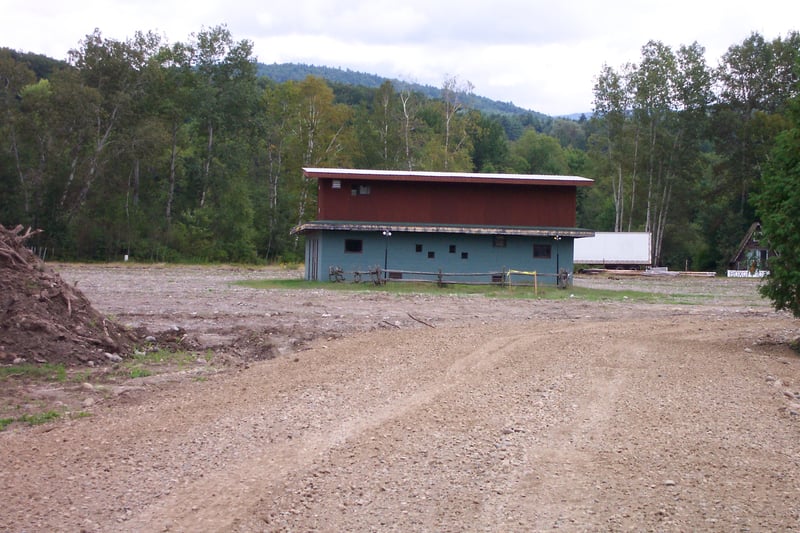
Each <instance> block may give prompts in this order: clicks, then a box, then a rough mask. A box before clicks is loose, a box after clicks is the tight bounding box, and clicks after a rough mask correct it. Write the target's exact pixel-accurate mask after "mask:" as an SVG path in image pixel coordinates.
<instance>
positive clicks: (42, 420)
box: [0, 410, 90, 431]
mask: <svg viewBox="0 0 800 533" xmlns="http://www.w3.org/2000/svg"><path fill="white" fill-rule="evenodd" d="M62 416H63V414H62V413H59V412H58V411H52V410H50V411H44V412H42V413H34V414H28V415H20V416H18V417H15V418H0V431H3V430H5V429H6V428H7V427H8V426H10V425H11V424H13V423H15V422H17V423H20V424H27V425H29V426H39V425H41V424H46V423H48V422H52V421H53V420H58V419H59V418H61V417H62ZM85 416H90V415H89V414H88V413H86V414H85Z"/></svg>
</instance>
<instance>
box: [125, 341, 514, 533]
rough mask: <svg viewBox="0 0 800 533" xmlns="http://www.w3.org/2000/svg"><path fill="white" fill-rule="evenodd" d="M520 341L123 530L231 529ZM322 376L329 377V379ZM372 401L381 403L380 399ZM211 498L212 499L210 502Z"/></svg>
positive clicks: (199, 485)
mask: <svg viewBox="0 0 800 533" xmlns="http://www.w3.org/2000/svg"><path fill="white" fill-rule="evenodd" d="M520 338H521V337H520V336H517V337H511V338H497V339H488V340H487V341H485V343H484V344H482V345H479V346H478V347H474V349H472V351H467V352H466V353H465V354H464V355H460V356H457V357H456V358H455V359H454V360H453V361H452V362H451V363H450V364H449V366H447V367H446V369H445V370H444V371H443V372H442V371H441V370H440V369H439V368H437V366H438V363H437V364H435V365H433V366H432V367H431V368H430V369H429V372H430V374H431V375H435V374H440V375H439V376H437V377H435V378H434V379H433V380H431V381H429V382H427V383H425V384H424V385H423V386H421V387H420V388H419V389H417V390H415V391H414V392H412V393H410V394H408V395H405V396H401V397H399V398H398V399H397V400H395V401H393V402H391V403H388V404H385V405H382V406H380V407H378V408H377V409H374V410H371V411H368V412H363V413H356V414H352V415H350V416H349V418H348V413H347V412H346V411H347V410H348V409H347V407H346V406H343V407H344V410H343V411H342V412H337V413H336V414H335V415H334V418H337V419H338V420H339V423H338V425H337V426H336V427H333V428H330V427H328V428H325V429H324V430H323V431H313V432H312V431H308V432H305V433H304V434H303V435H302V437H301V439H300V440H301V443H300V442H299V443H297V444H294V440H295V439H292V440H293V442H292V443H291V444H286V445H282V446H277V447H270V448H269V449H268V451H266V452H265V453H261V454H258V455H255V456H249V457H246V458H245V459H244V460H240V461H238V462H237V463H236V464H228V465H227V466H226V468H225V469H224V471H216V472H210V473H206V474H205V475H204V476H203V479H202V480H197V481H194V482H191V483H189V484H188V485H186V486H184V487H182V488H180V489H179V490H176V491H173V492H172V493H171V494H170V495H169V496H167V497H165V498H162V499H161V500H159V501H158V502H157V503H155V504H154V505H152V506H150V507H149V508H147V509H146V510H144V511H143V512H142V513H140V514H139V515H138V516H135V517H134V518H132V519H130V520H128V521H126V522H125V524H124V526H123V527H122V528H121V529H120V530H125V531H141V530H142V529H143V528H146V527H148V525H152V524H155V523H163V524H164V525H165V527H168V528H169V529H170V530H178V531H199V530H204V531H222V530H229V529H230V528H231V527H233V526H234V525H236V524H237V523H238V522H239V520H237V517H242V516H248V515H250V514H252V513H253V509H254V508H255V507H256V506H257V504H258V503H259V501H260V500H261V498H262V495H263V494H265V493H269V492H274V491H275V490H276V488H277V487H278V486H280V485H281V484H282V483H283V480H284V479H285V478H287V477H289V476H291V475H301V474H302V473H303V472H305V471H307V470H309V468H310V466H311V465H312V464H313V463H314V462H315V461H317V460H319V458H320V457H324V456H326V455H329V454H330V453H331V451H332V450H335V449H337V448H341V447H348V446H352V445H353V444H352V443H354V442H355V443H358V441H359V439H360V438H361V437H362V435H363V434H364V433H367V432H375V431H376V430H377V429H378V428H381V427H385V426H388V425H394V424H396V422H397V421H398V420H401V419H405V418H413V417H414V416H415V413H416V412H417V411H419V410H421V409H422V410H424V409H425V408H426V406H428V405H430V404H432V403H434V402H437V401H438V399H439V398H441V397H443V396H447V395H448V394H450V393H452V392H453V391H454V389H458V388H462V387H466V386H469V384H470V383H471V382H474V381H475V380H479V379H481V376H480V372H481V371H482V369H485V368H486V367H488V366H491V365H493V364H495V363H497V361H498V360H500V359H502V358H503V357H504V355H506V354H507V353H509V352H511V351H513V350H514V349H515V347H516V346H515V345H516V344H517V343H518V342H519V340H520ZM471 347H472V346H471ZM462 349H463V348H462ZM311 357H313V355H311ZM444 360H446V359H444ZM427 372H428V371H426V373H427ZM321 378H322V379H325V376H324V375H323V376H321ZM369 403H372V404H379V403H380V399H378V398H376V399H374V400H373V401H370V402H369ZM257 472H268V473H269V476H268V478H267V479H266V480H265V479H264V478H261V477H259V476H256V475H254V473H257ZM209 495H212V498H211V499H210V500H209V499H208V496H209ZM200 502H202V503H200Z"/></svg>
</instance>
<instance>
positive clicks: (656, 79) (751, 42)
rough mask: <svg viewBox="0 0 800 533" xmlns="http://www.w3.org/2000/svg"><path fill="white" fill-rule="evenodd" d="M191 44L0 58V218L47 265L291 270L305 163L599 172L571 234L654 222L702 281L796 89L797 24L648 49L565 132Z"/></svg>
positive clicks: (672, 256)
mask: <svg viewBox="0 0 800 533" xmlns="http://www.w3.org/2000/svg"><path fill="white" fill-rule="evenodd" d="M192 39H193V40H192V41H190V42H177V43H166V42H163V41H162V40H161V38H160V37H158V36H157V35H155V34H153V33H141V34H137V36H136V37H135V38H134V39H131V40H129V41H126V42H120V41H115V40H109V39H105V38H104V37H103V36H102V34H100V33H99V32H96V33H95V34H93V35H90V36H88V37H87V38H86V39H85V40H84V41H83V42H82V43H81V46H79V48H78V49H76V50H73V51H72V52H71V53H70V55H69V61H68V63H63V64H62V63H58V62H56V61H53V60H50V59H48V58H45V57H43V56H37V55H31V54H20V53H18V52H15V51H13V50H9V49H0V113H1V114H2V117H3V118H2V122H0V223H2V224H4V225H5V226H7V227H14V226H16V225H17V224H23V225H26V226H28V225H30V226H32V227H34V228H42V229H43V230H44V232H43V233H41V234H39V235H37V236H36V237H37V242H35V245H36V246H37V250H38V251H39V252H40V254H45V253H46V254H47V257H48V258H59V259H82V260H119V259H120V258H122V256H123V255H126V254H127V255H129V256H131V257H132V258H133V259H136V260H140V261H241V262H253V261H264V260H269V261H278V260H299V259H302V253H303V243H302V240H300V239H298V238H296V237H293V236H291V235H290V229H291V228H292V227H293V226H294V225H296V224H298V223H300V222H303V221H306V220H309V219H312V218H313V216H314V214H315V212H316V205H315V201H316V199H315V192H316V191H315V183H313V182H309V181H307V180H305V179H304V178H303V177H302V173H301V171H300V169H301V167H303V166H323V167H324V166H337V167H352V168H376V169H420V170H442V171H477V172H512V173H540V174H574V175H581V176H586V177H590V178H594V179H595V180H596V184H595V186H594V187H592V188H590V189H588V190H581V191H580V194H581V195H580V198H579V206H578V208H579V213H578V214H579V225H580V226H582V227H588V228H592V229H595V230H599V231H601V230H604V231H609V230H626V231H627V230H647V231H652V232H653V234H654V236H655V239H654V252H655V255H656V257H655V259H656V262H657V263H658V264H662V265H668V266H672V267H674V268H681V269H682V268H683V267H684V265H685V264H687V262H688V264H689V266H690V268H693V269H698V270H714V269H720V268H725V267H726V265H727V261H728V259H729V257H730V255H731V253H732V252H733V249H734V247H735V246H736V244H738V241H739V240H740V239H741V237H742V235H743V233H744V231H745V229H746V228H747V227H749V225H750V224H751V223H752V222H753V220H754V218H755V212H754V208H753V204H752V202H751V196H752V195H753V193H754V192H757V191H758V190H759V188H760V185H761V171H762V168H763V167H764V164H765V163H766V162H767V161H768V159H769V155H770V150H771V149H772V146H773V144H774V141H775V138H776V136H777V135H778V134H779V133H780V132H782V131H784V130H787V129H789V128H790V127H791V126H792V120H790V118H789V115H788V114H787V113H786V109H787V105H788V103H789V102H790V101H792V100H796V99H797V98H798V85H797V70H796V68H797V59H798V54H800V36H798V34H797V33H795V32H791V33H789V34H787V36H786V37H785V38H777V39H775V40H773V41H767V40H765V39H764V38H763V37H761V36H760V35H758V34H752V35H750V36H749V37H747V38H746V39H744V40H743V41H742V42H741V43H734V44H731V46H730V48H729V49H728V51H727V53H726V54H725V55H724V56H723V57H722V58H720V59H719V63H718V64H717V65H713V66H712V65H710V64H709V63H708V62H707V59H706V58H705V53H704V50H703V48H702V46H701V45H699V44H697V43H694V44H691V45H687V46H681V47H680V48H679V49H677V50H673V49H671V48H670V47H668V46H665V45H664V44H662V43H659V42H649V43H646V44H644V46H643V48H642V50H641V57H638V58H634V57H632V58H630V61H631V63H630V64H627V65H623V66H606V67H605V68H604V69H603V70H602V71H601V72H598V73H597V83H596V86H595V87H594V90H595V108H596V112H595V115H594V116H592V117H586V119H582V120H578V121H571V120H563V119H553V118H551V117H546V116H544V115H541V114H537V113H533V112H516V111H515V112H510V111H509V110H506V111H503V110H501V109H496V110H494V111H491V112H490V111H487V110H485V109H484V110H483V111H481V110H480V109H481V108H479V107H476V102H477V101H480V98H479V97H477V96H476V95H474V94H473V91H472V89H471V85H470V83H469V82H468V81H462V80H458V79H455V78H451V79H446V80H443V83H442V87H441V88H439V90H438V94H436V95H428V94H424V93H422V92H419V91H418V90H417V88H415V87H413V86H409V85H406V84H402V83H400V82H392V81H383V82H381V84H380V85H378V86H372V87H370V86H366V85H364V84H352V83H345V82H344V81H336V82H334V81H326V80H325V79H323V78H322V77H318V76H306V77H303V78H302V79H287V80H286V81H275V80H274V79H271V78H270V77H267V76H265V75H259V65H258V64H257V63H256V61H255V59H254V57H253V50H252V44H251V43H250V42H248V41H237V40H235V39H234V37H233V36H232V35H231V34H230V33H229V31H228V30H227V29H226V28H225V27H217V28H211V29H206V30H203V31H202V32H200V33H198V34H196V35H195V36H194V37H193V38H192ZM262 67H263V66H262ZM333 70H336V69H333Z"/></svg>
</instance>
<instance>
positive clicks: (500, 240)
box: [492, 235, 506, 248]
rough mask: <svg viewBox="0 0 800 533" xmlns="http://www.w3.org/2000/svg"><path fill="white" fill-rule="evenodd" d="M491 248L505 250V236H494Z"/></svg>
mask: <svg viewBox="0 0 800 533" xmlns="http://www.w3.org/2000/svg"><path fill="white" fill-rule="evenodd" d="M492 246H494V247H495V248H505V247H506V236H505V235H495V236H494V237H492Z"/></svg>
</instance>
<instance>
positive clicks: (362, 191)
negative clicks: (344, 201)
mask: <svg viewBox="0 0 800 533" xmlns="http://www.w3.org/2000/svg"><path fill="white" fill-rule="evenodd" d="M369 193H370V187H369V185H358V184H355V185H352V186H351V187H350V196H366V195H368V194H369Z"/></svg>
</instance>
